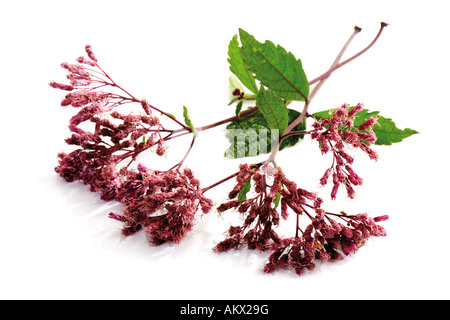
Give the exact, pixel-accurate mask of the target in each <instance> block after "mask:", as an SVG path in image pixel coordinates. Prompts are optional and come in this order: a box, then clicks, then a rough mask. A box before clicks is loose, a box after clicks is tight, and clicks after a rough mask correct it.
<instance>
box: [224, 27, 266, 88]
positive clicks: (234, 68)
mask: <svg viewBox="0 0 450 320" xmlns="http://www.w3.org/2000/svg"><path fill="white" fill-rule="evenodd" d="M228 56H229V58H228V59H227V60H228V63H229V64H230V70H231V72H233V73H234V74H235V75H236V77H238V79H239V80H240V81H241V82H242V84H243V85H244V86H246V87H247V88H248V89H249V90H250V91H251V92H253V93H255V94H256V93H257V92H258V87H257V86H256V82H255V78H254V77H253V74H252V73H251V72H250V71H249V70H248V69H247V66H246V65H245V63H244V59H243V58H242V53H241V48H240V47H239V42H238V39H237V35H234V36H233V39H231V41H230V44H229V45H228Z"/></svg>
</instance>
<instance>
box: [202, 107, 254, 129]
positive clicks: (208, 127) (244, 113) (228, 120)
mask: <svg viewBox="0 0 450 320" xmlns="http://www.w3.org/2000/svg"><path fill="white" fill-rule="evenodd" d="M256 110H258V107H253V108H251V109H248V110H246V111H243V112H241V113H240V114H239V116H234V117H230V118H227V119H224V120H221V121H218V122H215V123H212V124H209V125H207V126H203V127H198V128H195V130H197V131H204V130H208V129H211V128H214V127H217V126H220V125H222V124H224V123H227V122H231V121H234V120H236V119H238V118H240V117H245V116H246V115H249V114H250V113H252V112H254V111H256Z"/></svg>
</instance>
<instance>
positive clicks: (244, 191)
mask: <svg viewBox="0 0 450 320" xmlns="http://www.w3.org/2000/svg"><path fill="white" fill-rule="evenodd" d="M251 180H252V179H251V178H250V179H248V180H247V181H245V183H244V185H243V187H242V189H241V191H240V192H239V195H238V200H239V201H245V200H247V193H248V192H249V191H250V189H251V186H252V182H251Z"/></svg>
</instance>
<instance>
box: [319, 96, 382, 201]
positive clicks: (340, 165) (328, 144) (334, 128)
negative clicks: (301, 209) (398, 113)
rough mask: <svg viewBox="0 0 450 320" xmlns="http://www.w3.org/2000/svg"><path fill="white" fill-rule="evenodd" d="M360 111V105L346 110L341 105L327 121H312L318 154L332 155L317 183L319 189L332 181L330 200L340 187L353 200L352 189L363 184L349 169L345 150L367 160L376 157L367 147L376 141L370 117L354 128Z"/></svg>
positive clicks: (348, 156)
mask: <svg viewBox="0 0 450 320" xmlns="http://www.w3.org/2000/svg"><path fill="white" fill-rule="evenodd" d="M362 110H363V106H362V104H358V105H356V106H355V107H353V108H349V106H348V105H347V104H344V105H342V106H341V107H339V108H338V109H336V110H335V111H334V113H333V114H332V115H331V116H330V118H329V119H321V118H318V117H317V118H316V120H315V122H314V123H313V128H314V129H313V130H312V132H311V138H312V139H316V140H317V141H318V142H319V146H320V150H321V151H322V153H324V154H325V153H328V152H330V151H331V152H332V153H333V163H332V165H331V167H330V168H328V169H327V170H326V171H325V173H324V174H323V176H322V178H321V179H320V183H321V185H326V184H327V182H328V180H329V179H330V177H331V178H332V181H333V188H332V191H331V198H332V199H335V198H336V195H337V192H338V190H339V187H340V186H341V185H343V186H344V187H345V189H346V191H347V196H348V197H349V198H354V196H355V190H354V189H353V186H359V185H361V184H362V182H363V180H362V178H361V177H359V176H358V175H357V174H356V173H355V171H354V170H353V169H352V167H351V165H352V164H353V161H354V159H353V157H352V156H350V155H349V154H348V149H350V148H353V149H358V148H359V149H361V150H363V151H364V152H365V153H367V154H368V155H369V157H370V159H373V160H377V159H378V154H377V153H376V152H375V151H374V150H373V149H371V148H370V147H369V145H370V144H372V143H375V141H376V139H377V137H376V135H375V134H374V133H373V126H374V125H375V124H376V122H377V119H376V118H375V117H370V118H369V119H367V120H366V121H364V122H363V123H362V124H360V125H359V126H358V127H355V126H354V121H355V117H356V115H357V114H358V113H359V112H361V111H362Z"/></svg>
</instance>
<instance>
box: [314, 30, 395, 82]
mask: <svg viewBox="0 0 450 320" xmlns="http://www.w3.org/2000/svg"><path fill="white" fill-rule="evenodd" d="M387 26H388V24H387V23H385V22H381V27H380V30H379V31H378V34H377V35H376V37H375V38H374V39H373V41H372V42H371V43H370V44H369V45H368V46H367V47H366V48H364V49H363V50H361V51H360V52H358V53H357V54H355V55H354V56H352V57H350V58H348V59H347V60H345V61H343V62H341V63H338V64H337V65H336V66H335V67H334V68H331V69H330V70H328V71H327V72H325V73H324V74H322V75H321V76H319V77H317V78H315V79H313V80H311V81H310V82H309V84H310V85H311V84H314V83H316V82H317V81H320V80H321V79H322V78H327V77H328V76H329V75H330V74H331V73H333V72H334V71H335V70H337V69H339V68H340V67H342V66H344V65H346V64H347V63H349V62H351V61H352V60H354V59H356V58H358V57H359V56H360V55H362V54H363V53H364V52H366V51H367V50H369V49H370V48H371V47H372V46H373V45H374V44H375V42H377V40H378V38H379V37H380V35H381V32H382V31H383V29H384V28H385V27H387Z"/></svg>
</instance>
